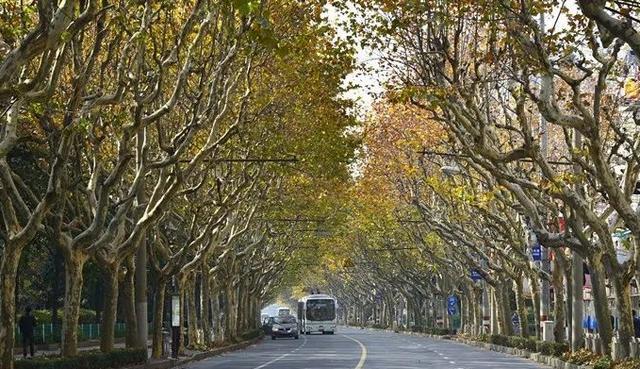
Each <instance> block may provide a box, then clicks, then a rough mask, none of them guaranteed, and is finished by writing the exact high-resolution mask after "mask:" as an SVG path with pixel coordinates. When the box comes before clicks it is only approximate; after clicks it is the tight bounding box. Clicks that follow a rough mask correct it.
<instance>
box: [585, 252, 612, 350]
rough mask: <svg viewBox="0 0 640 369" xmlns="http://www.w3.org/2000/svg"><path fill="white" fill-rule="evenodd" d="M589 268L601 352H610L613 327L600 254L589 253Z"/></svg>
mask: <svg viewBox="0 0 640 369" xmlns="http://www.w3.org/2000/svg"><path fill="white" fill-rule="evenodd" d="M589 266H590V268H591V284H592V288H593V289H592V292H593V302H594V303H593V306H594V308H595V312H596V320H597V321H598V331H599V333H600V339H601V342H602V352H603V353H605V354H609V353H610V351H611V350H610V347H611V337H612V334H613V327H612V326H611V313H610V311H609V303H608V301H607V291H606V287H605V273H604V265H602V262H601V255H591V257H590V258H589Z"/></svg>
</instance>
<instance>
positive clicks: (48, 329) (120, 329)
mask: <svg viewBox="0 0 640 369" xmlns="http://www.w3.org/2000/svg"><path fill="white" fill-rule="evenodd" d="M125 330H126V325H125V323H116V327H115V332H114V336H115V337H116V338H120V337H124V335H125ZM33 336H34V337H33V338H34V340H35V344H36V345H40V344H45V343H47V344H48V343H60V342H61V341H62V325H61V324H38V325H37V326H36V327H35V329H34V332H33ZM99 338H100V324H80V325H79V326H78V341H79V342H81V341H88V340H93V339H99ZM16 342H22V334H21V333H20V329H19V328H18V327H16Z"/></svg>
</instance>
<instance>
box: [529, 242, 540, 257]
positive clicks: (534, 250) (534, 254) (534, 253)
mask: <svg viewBox="0 0 640 369" xmlns="http://www.w3.org/2000/svg"><path fill="white" fill-rule="evenodd" d="M531 257H532V258H533V261H541V260H542V246H540V244H539V243H538V242H536V244H535V245H533V247H532V248H531Z"/></svg>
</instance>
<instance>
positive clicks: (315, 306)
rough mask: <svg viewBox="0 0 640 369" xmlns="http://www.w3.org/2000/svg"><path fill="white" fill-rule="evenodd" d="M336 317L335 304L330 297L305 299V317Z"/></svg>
mask: <svg viewBox="0 0 640 369" xmlns="http://www.w3.org/2000/svg"><path fill="white" fill-rule="evenodd" d="M335 317H336V305H335V302H334V301H333V300H330V299H318V300H307V319H309V320H313V321H326V320H333V319H335Z"/></svg>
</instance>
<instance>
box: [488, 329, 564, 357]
mask: <svg viewBox="0 0 640 369" xmlns="http://www.w3.org/2000/svg"><path fill="white" fill-rule="evenodd" d="M478 338H479V340H480V341H482V342H488V343H492V344H494V345H499V346H506V347H511V348H517V349H521V350H527V351H532V352H539V353H541V354H543V355H550V356H557V357H560V356H562V354H564V353H565V352H568V351H569V345H568V344H566V343H564V342H545V341H536V340H534V339H533V338H524V337H519V336H504V335H501V334H492V335H490V336H486V335H483V336H480V337H478Z"/></svg>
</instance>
